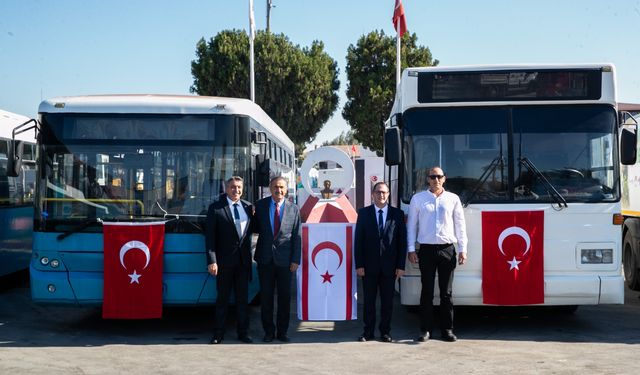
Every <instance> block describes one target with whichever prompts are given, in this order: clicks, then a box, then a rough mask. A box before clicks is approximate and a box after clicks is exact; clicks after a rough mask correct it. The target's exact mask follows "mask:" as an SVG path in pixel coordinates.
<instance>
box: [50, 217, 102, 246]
mask: <svg viewBox="0 0 640 375" xmlns="http://www.w3.org/2000/svg"><path fill="white" fill-rule="evenodd" d="M98 223H100V224H102V219H101V218H99V217H94V218H91V219H87V220H85V221H84V222H83V223H81V224H80V225H78V226H77V227H74V228H71V229H69V230H68V231H66V232H63V233H60V234H59V235H58V236H57V237H56V239H57V240H58V241H62V240H64V239H65V238H67V237H69V236H70V235H72V234H74V233H78V232H82V231H83V230H85V229H87V228H89V227H90V226H92V225H94V224H98Z"/></svg>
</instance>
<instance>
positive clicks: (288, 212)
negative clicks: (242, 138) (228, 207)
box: [254, 177, 302, 342]
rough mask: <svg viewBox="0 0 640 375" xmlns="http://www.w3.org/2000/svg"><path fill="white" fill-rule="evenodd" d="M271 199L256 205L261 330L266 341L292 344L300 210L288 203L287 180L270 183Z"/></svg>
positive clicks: (255, 224) (281, 178) (277, 179)
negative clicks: (291, 314) (291, 315)
mask: <svg viewBox="0 0 640 375" xmlns="http://www.w3.org/2000/svg"><path fill="white" fill-rule="evenodd" d="M269 190H271V197H267V198H264V199H261V200H259V201H258V202H256V213H255V217H254V232H255V233H258V243H257V245H256V253H255V256H254V259H255V261H256V263H258V276H259V278H260V301H261V304H262V309H261V310H262V311H261V312H262V327H263V328H264V339H263V341H265V342H271V341H273V339H274V338H277V339H278V340H280V341H282V342H289V341H290V339H289V336H288V334H287V330H288V329H289V307H290V299H291V281H292V276H293V273H294V272H296V270H297V269H298V265H299V264H300V253H301V251H302V243H301V230H302V229H301V225H300V211H299V210H298V207H297V206H296V205H295V204H292V203H289V202H286V201H285V195H286V193H287V181H286V180H285V179H284V178H283V177H275V178H273V179H271V182H270V183H269ZM275 293H277V295H278V311H277V319H276V324H274V323H273V298H274V294H275Z"/></svg>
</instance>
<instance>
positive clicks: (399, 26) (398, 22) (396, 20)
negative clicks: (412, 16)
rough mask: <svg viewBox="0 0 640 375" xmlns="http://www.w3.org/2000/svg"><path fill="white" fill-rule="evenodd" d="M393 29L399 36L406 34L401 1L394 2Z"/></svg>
mask: <svg viewBox="0 0 640 375" xmlns="http://www.w3.org/2000/svg"><path fill="white" fill-rule="evenodd" d="M393 28H394V29H395V30H396V32H397V33H398V35H399V36H403V35H404V33H406V32H407V19H406V18H405V16H404V6H402V0H396V5H395V8H394V9H393Z"/></svg>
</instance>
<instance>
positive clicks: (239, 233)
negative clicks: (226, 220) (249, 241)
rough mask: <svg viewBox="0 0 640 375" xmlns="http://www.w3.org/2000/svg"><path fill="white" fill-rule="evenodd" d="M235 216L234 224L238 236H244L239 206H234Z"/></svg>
mask: <svg viewBox="0 0 640 375" xmlns="http://www.w3.org/2000/svg"><path fill="white" fill-rule="evenodd" d="M233 216H234V218H235V220H234V222H235V225H236V231H238V236H242V228H241V227H240V212H238V204H237V203H234V204H233Z"/></svg>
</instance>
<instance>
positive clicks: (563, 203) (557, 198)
mask: <svg viewBox="0 0 640 375" xmlns="http://www.w3.org/2000/svg"><path fill="white" fill-rule="evenodd" d="M518 161H519V162H520V164H522V165H524V166H525V167H526V168H527V169H528V170H529V171H531V172H533V174H534V175H535V176H536V178H538V179H539V180H540V181H542V184H543V185H544V186H545V189H546V190H547V193H548V194H549V196H550V197H551V198H552V199H553V201H554V202H555V203H556V204H557V205H558V206H559V207H560V208H562V207H565V208H566V207H568V206H567V200H566V199H564V197H563V196H562V194H560V193H559V192H558V190H556V188H555V187H554V186H553V184H552V183H551V182H549V180H547V178H546V177H545V176H544V174H542V172H540V170H539V169H538V168H537V167H536V166H535V164H533V162H532V161H531V160H529V158H527V157H526V156H525V157H521V158H519V159H518Z"/></svg>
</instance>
